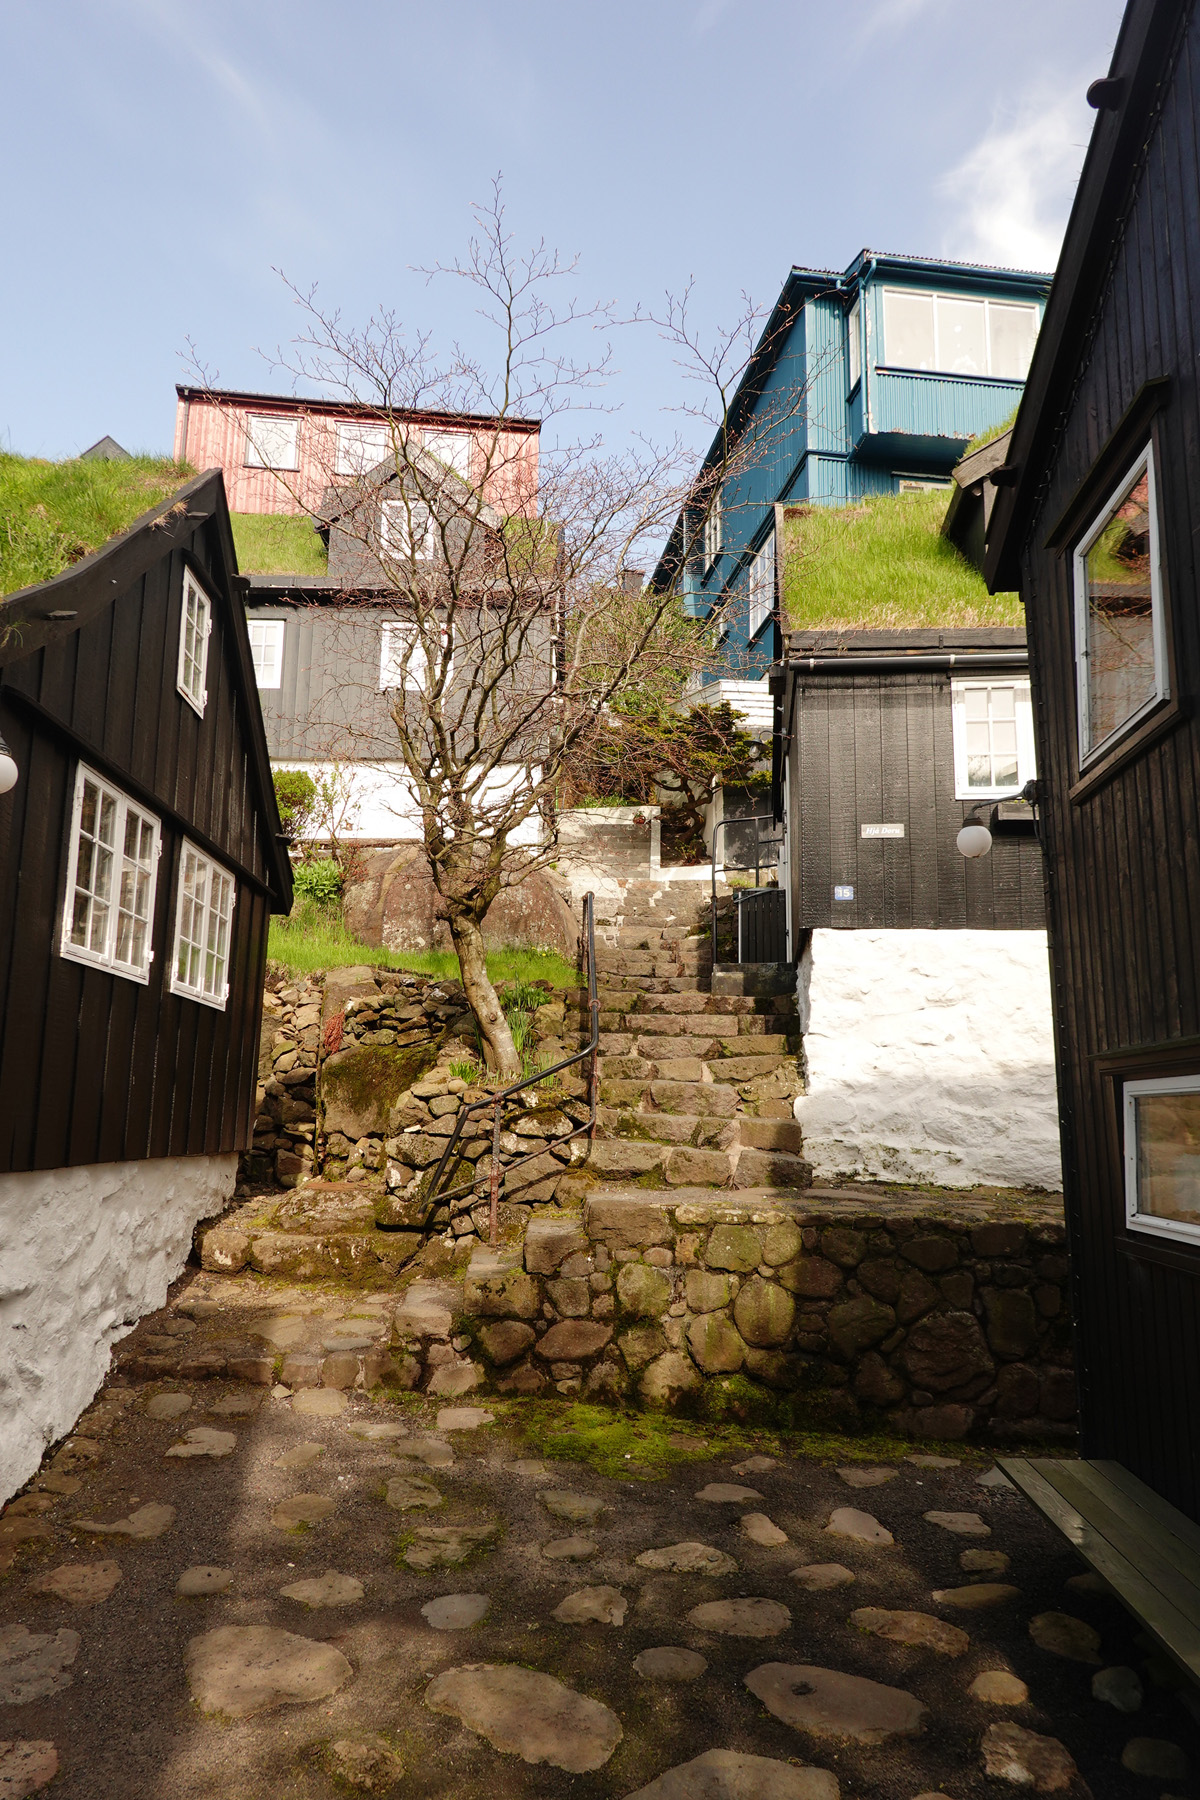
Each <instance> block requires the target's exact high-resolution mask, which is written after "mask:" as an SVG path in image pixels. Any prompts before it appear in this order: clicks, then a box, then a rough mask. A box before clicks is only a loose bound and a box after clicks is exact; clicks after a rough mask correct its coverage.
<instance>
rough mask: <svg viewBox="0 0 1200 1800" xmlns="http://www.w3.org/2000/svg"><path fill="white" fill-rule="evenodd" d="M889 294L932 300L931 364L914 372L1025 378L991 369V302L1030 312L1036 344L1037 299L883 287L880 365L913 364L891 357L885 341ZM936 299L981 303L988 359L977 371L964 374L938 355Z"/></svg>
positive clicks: (973, 378) (1013, 379) (955, 376)
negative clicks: (997, 373) (881, 357)
mask: <svg viewBox="0 0 1200 1800" xmlns="http://www.w3.org/2000/svg"><path fill="white" fill-rule="evenodd" d="M892 294H897V295H900V296H902V297H903V298H905V299H908V298H910V297H912V296H914V295H919V296H920V297H921V298H923V299H924V298H926V297H928V298H929V299H931V300H932V302H933V364H932V366H931V367H930V368H928V369H916V370H915V372H916V373H917V374H921V375H946V376H949V377H950V379H951V380H952V381H980V380H985V379H986V380H990V381H1008V382H1024V381H1025V380H1026V379H1027V375H994V374H993V373H992V308H993V307H994V306H998V307H1016V308H1019V309H1021V310H1023V311H1025V312H1031V313H1033V314H1034V315H1035V317H1036V320H1037V329H1036V330H1035V331H1034V334H1033V341H1034V344H1035V346H1036V344H1037V339H1038V333H1039V332H1040V331H1041V328H1042V318H1041V308H1040V307H1039V306H1038V305H1037V302H1036V301H1033V300H1028V301H1027V300H1002V299H1000V298H999V297H996V298H991V297H989V296H988V295H986V294H944V293H942V292H941V291H940V290H938V289H934V288H894V287H893V288H889V287H885V288H884V289H883V357H884V360H883V364H882V367H884V368H891V369H907V368H910V367H913V365H911V364H908V363H898V362H896V361H895V359H894V358H893V357H892V353H891V347H890V345H889V344H888V317H887V312H888V304H887V303H888V297H889V295H892ZM939 300H947V301H970V302H973V303H974V304H975V305H976V306H982V307H983V346H984V357H985V360H986V362H987V367H986V369H982V370H980V371H979V373H978V374H975V375H968V374H965V373H964V372H962V371H961V370H957V369H951V368H947V367H943V365H942V355H941V337H940V332H939V330H938V301H939ZM1031 354H1032V353H1031Z"/></svg>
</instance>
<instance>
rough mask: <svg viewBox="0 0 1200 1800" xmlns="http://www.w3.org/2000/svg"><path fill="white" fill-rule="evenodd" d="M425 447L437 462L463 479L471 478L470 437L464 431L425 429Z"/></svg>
mask: <svg viewBox="0 0 1200 1800" xmlns="http://www.w3.org/2000/svg"><path fill="white" fill-rule="evenodd" d="M425 448H426V450H428V451H429V452H430V454H431V455H432V456H436V457H437V459H438V461H439V462H443V463H445V465H446V467H447V468H448V469H453V470H454V473H455V474H456V475H461V476H462V478H463V480H464V481H469V480H470V479H471V437H470V434H469V433H468V432H465V431H427V432H426V433H425Z"/></svg>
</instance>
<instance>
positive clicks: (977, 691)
mask: <svg viewBox="0 0 1200 1800" xmlns="http://www.w3.org/2000/svg"><path fill="white" fill-rule="evenodd" d="M963 706H964V707H965V708H966V714H967V717H968V719H986V718H987V716H988V691H987V689H986V688H967V690H966V692H965V693H964V694H963Z"/></svg>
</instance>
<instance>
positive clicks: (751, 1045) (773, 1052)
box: [718, 1031, 799, 1056]
mask: <svg viewBox="0 0 1200 1800" xmlns="http://www.w3.org/2000/svg"><path fill="white" fill-rule="evenodd" d="M798 1048H799V1045H798V1044H794V1041H793V1039H791V1038H789V1037H785V1036H784V1034H783V1033H782V1032H775V1031H763V1032H759V1033H758V1035H757V1036H752V1035H750V1034H749V1033H746V1034H745V1035H742V1034H741V1033H739V1034H738V1036H737V1037H736V1038H724V1039H722V1041H721V1047H720V1050H719V1052H718V1054H719V1055H722V1056H743V1055H745V1056H786V1055H787V1054H788V1053H789V1051H790V1052H791V1054H792V1055H793V1056H794V1055H795V1054H796V1052H797V1050H798Z"/></svg>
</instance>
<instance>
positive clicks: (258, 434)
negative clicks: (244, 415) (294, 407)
mask: <svg viewBox="0 0 1200 1800" xmlns="http://www.w3.org/2000/svg"><path fill="white" fill-rule="evenodd" d="M299 442H300V421H299V419H286V418H280V417H278V416H275V415H270V414H261V413H260V414H258V415H254V414H252V415H251V416H250V417H249V418H248V419H247V420H246V461H247V462H248V463H249V464H250V466H251V467H252V468H257V469H295V468H298V467H299V466H300V465H299V457H298V456H297V449H298V447H299Z"/></svg>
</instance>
